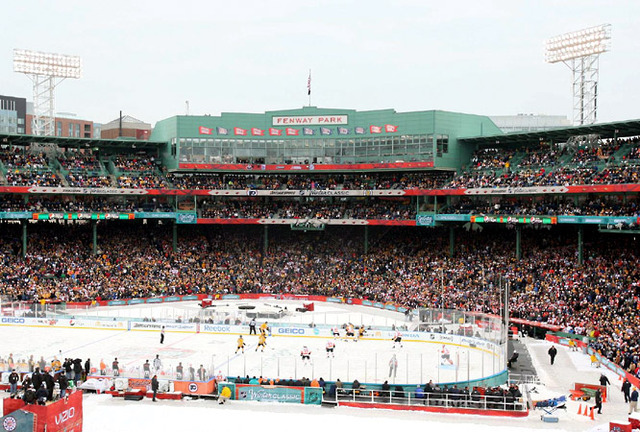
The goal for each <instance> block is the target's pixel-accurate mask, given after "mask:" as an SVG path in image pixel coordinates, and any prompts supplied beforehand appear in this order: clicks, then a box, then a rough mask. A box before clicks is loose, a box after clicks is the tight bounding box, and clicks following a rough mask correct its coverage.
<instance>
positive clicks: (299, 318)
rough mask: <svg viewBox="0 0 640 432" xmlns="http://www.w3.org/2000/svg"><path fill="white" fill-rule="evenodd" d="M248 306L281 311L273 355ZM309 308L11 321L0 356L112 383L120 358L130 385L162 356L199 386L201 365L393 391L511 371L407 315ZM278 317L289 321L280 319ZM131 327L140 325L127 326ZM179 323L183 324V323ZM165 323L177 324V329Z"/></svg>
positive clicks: (187, 309) (491, 354)
mask: <svg viewBox="0 0 640 432" xmlns="http://www.w3.org/2000/svg"><path fill="white" fill-rule="evenodd" d="M239 305H241V306H243V307H247V308H250V307H252V309H250V310H253V311H261V313H262V314H263V316H264V314H267V315H268V314H270V313H271V312H273V316H274V318H270V319H258V322H257V324H258V326H260V325H261V324H262V323H263V322H265V321H266V322H268V325H269V327H270V329H271V336H270V337H268V338H267V346H266V348H265V350H264V352H262V351H261V350H257V351H256V349H257V342H258V337H257V336H255V335H249V326H248V321H249V319H248V318H247V316H246V315H244V312H243V311H242V310H241V309H239V308H238V306H239ZM301 306H302V302H300V301H278V302H275V301H270V302H264V301H238V302H234V301H221V302H218V303H216V307H215V308H213V310H209V309H207V310H206V311H207V312H205V311H203V309H202V308H201V307H200V306H199V304H198V303H197V302H183V303H174V304H171V305H167V304H162V305H132V306H111V307H98V308H92V309H87V310H76V311H73V316H71V317H64V318H62V317H60V318H59V319H57V320H56V321H55V325H47V324H46V323H43V324H42V325H37V326H36V325H7V323H6V322H3V324H4V325H2V326H0V338H2V340H3V352H2V353H1V354H0V355H2V356H6V355H7V354H9V353H12V354H13V358H14V359H16V360H17V359H22V358H25V359H26V358H28V357H29V356H30V355H33V356H34V359H36V361H37V360H38V359H40V357H41V356H43V357H44V358H45V360H46V361H47V362H48V363H50V361H51V360H52V359H53V358H54V357H58V358H60V359H64V358H66V357H71V358H81V359H83V360H84V359H86V358H90V359H91V362H92V365H93V366H94V367H96V368H99V364H100V362H101V361H104V363H106V364H107V366H108V369H109V370H108V371H107V373H108V374H110V373H111V371H110V368H111V364H112V362H113V360H114V359H115V358H117V359H118V361H119V364H120V369H121V376H126V377H142V376H143V370H142V369H143V368H142V366H143V364H144V363H145V361H146V360H149V362H150V363H153V360H154V358H155V357H156V355H157V356H159V358H160V360H161V362H162V367H161V369H160V370H159V371H158V375H159V376H160V378H175V371H176V367H177V366H178V364H179V363H182V366H183V367H184V379H185V380H190V379H191V378H195V380H196V381H197V380H198V376H197V372H196V373H195V377H191V376H190V373H189V368H190V367H191V366H192V367H193V368H194V370H196V371H197V370H198V369H199V368H200V365H202V366H203V367H204V368H205V369H206V370H207V376H208V377H210V376H214V375H219V374H222V375H224V376H230V377H237V376H243V377H244V376H247V375H248V376H250V377H253V376H256V377H259V376H263V377H268V378H276V377H280V378H300V377H311V378H320V377H322V378H324V379H325V380H327V381H332V380H336V379H340V380H342V381H353V380H355V379H357V380H359V381H360V382H371V383H373V382H383V381H385V380H388V381H389V382H390V383H425V382H428V381H429V380H433V381H434V382H440V383H449V382H459V381H467V380H474V379H479V378H482V377H487V376H491V375H493V374H495V373H498V372H500V371H501V370H503V369H504V359H503V358H501V354H500V353H499V352H496V351H495V350H492V349H490V348H489V345H488V344H486V345H484V346H485V348H482V347H481V346H482V344H478V345H479V347H475V346H474V347H470V346H468V345H466V346H465V345H463V344H460V343H455V341H456V340H455V339H453V338H452V339H451V342H449V341H442V340H437V338H434V340H430V339H429V338H428V337H425V334H424V332H422V333H423V334H422V335H419V334H418V332H417V331H416V330H412V328H415V327H416V324H415V323H414V322H413V321H410V320H409V319H408V318H407V317H405V316H404V315H403V314H401V313H398V312H392V311H387V310H379V309H375V308H372V307H365V306H353V305H345V304H333V303H318V302H316V303H315V309H314V311H313V312H297V311H296V309H298V308H300V307H301ZM205 313H206V315H204V314H205ZM276 315H278V316H279V315H281V316H279V317H278V318H275V316H276ZM195 317H199V318H200V319H205V318H211V319H212V320H213V321H214V324H205V323H204V322H200V323H199V324H198V327H197V328H198V331H197V332H196V331H192V330H189V329H188V328H187V327H188V326H194V325H195V324H187V323H188V321H189V320H192V321H193V319H194V318H195ZM127 318H129V319H133V320H134V321H131V322H130V323H129V324H127V321H126V319H127ZM177 319H180V320H181V321H182V323H183V324H175V323H173V321H175V320H177ZM91 320H101V321H100V322H102V323H103V325H112V326H113V327H114V328H108V329H107V328H104V329H87V328H77V327H78V326H82V325H83V324H82V323H87V322H89V321H91ZM142 320H144V321H142ZM164 320H172V324H169V322H168V321H167V322H164ZM52 322H53V321H52ZM96 322H97V321H96ZM111 323H113V324H111ZM347 323H352V324H354V325H355V326H361V325H364V326H365V328H369V327H371V330H367V332H366V333H365V335H364V337H362V338H361V339H360V340H358V341H355V340H353V338H345V337H344V335H345V332H344V330H343V329H342V325H343V324H347ZM14 324H15V323H14ZM163 324H166V326H167V328H166V330H165V331H166V337H165V341H164V343H163V344H160V329H159V326H161V325H163ZM236 324H237V325H236ZM181 327H184V328H181ZM335 327H338V328H339V329H340V337H339V338H334V337H333V336H330V333H331V330H330V329H331V328H335ZM394 327H395V328H398V329H401V330H400V331H401V333H402V334H403V341H402V346H399V344H396V346H395V347H394V343H393V342H392V340H391V338H390V337H389V334H391V332H392V328H394ZM405 327H406V330H405ZM380 329H387V330H386V331H383V330H380ZM258 333H259V331H258ZM240 335H242V336H243V338H244V341H245V347H244V353H243V352H242V350H240V351H238V352H237V353H236V350H237V345H238V344H237V341H238V337H239V336H240ZM427 335H429V334H427ZM418 336H420V337H418ZM429 336H430V335H429ZM438 336H442V335H438ZM329 341H331V342H333V343H334V344H335V349H334V353H333V355H328V353H327V352H326V347H327V342H329ZM473 345H475V344H473ZM305 346H306V347H307V348H308V349H309V350H310V351H311V361H309V362H303V361H302V359H301V356H300V353H301V351H302V349H303V348H304V347H305ZM443 347H444V348H445V350H446V351H447V352H448V353H449V358H450V360H451V361H450V362H447V361H443V359H442V349H443ZM394 355H395V358H396V359H397V364H398V366H397V369H396V371H395V374H394V373H393V372H392V371H390V360H391V359H392V358H393V356H394ZM152 370H153V369H152Z"/></svg>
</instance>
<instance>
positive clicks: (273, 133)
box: [269, 128, 282, 136]
mask: <svg viewBox="0 0 640 432" xmlns="http://www.w3.org/2000/svg"><path fill="white" fill-rule="evenodd" d="M269 135H271V136H280V135H282V130H280V129H276V128H269Z"/></svg>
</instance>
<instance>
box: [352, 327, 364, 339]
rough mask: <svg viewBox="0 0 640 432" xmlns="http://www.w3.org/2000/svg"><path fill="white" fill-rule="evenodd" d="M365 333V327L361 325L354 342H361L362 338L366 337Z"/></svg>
mask: <svg viewBox="0 0 640 432" xmlns="http://www.w3.org/2000/svg"><path fill="white" fill-rule="evenodd" d="M364 332H365V330H364V326H363V325H361V326H360V328H358V331H357V332H356V336H355V338H354V339H353V340H354V341H355V342H358V341H359V340H360V338H361V337H362V336H364Z"/></svg>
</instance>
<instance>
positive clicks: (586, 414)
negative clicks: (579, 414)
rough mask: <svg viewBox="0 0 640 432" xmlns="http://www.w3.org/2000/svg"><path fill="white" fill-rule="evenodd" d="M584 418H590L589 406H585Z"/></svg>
mask: <svg viewBox="0 0 640 432" xmlns="http://www.w3.org/2000/svg"><path fill="white" fill-rule="evenodd" d="M584 416H585V417H589V406H587V405H585V406H584Z"/></svg>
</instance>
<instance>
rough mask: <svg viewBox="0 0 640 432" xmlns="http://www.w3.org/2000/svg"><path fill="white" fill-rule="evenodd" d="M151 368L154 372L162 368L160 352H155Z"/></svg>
mask: <svg viewBox="0 0 640 432" xmlns="http://www.w3.org/2000/svg"><path fill="white" fill-rule="evenodd" d="M153 369H155V371H156V373H158V372H159V371H160V369H162V360H160V354H156V358H154V359H153Z"/></svg>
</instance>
